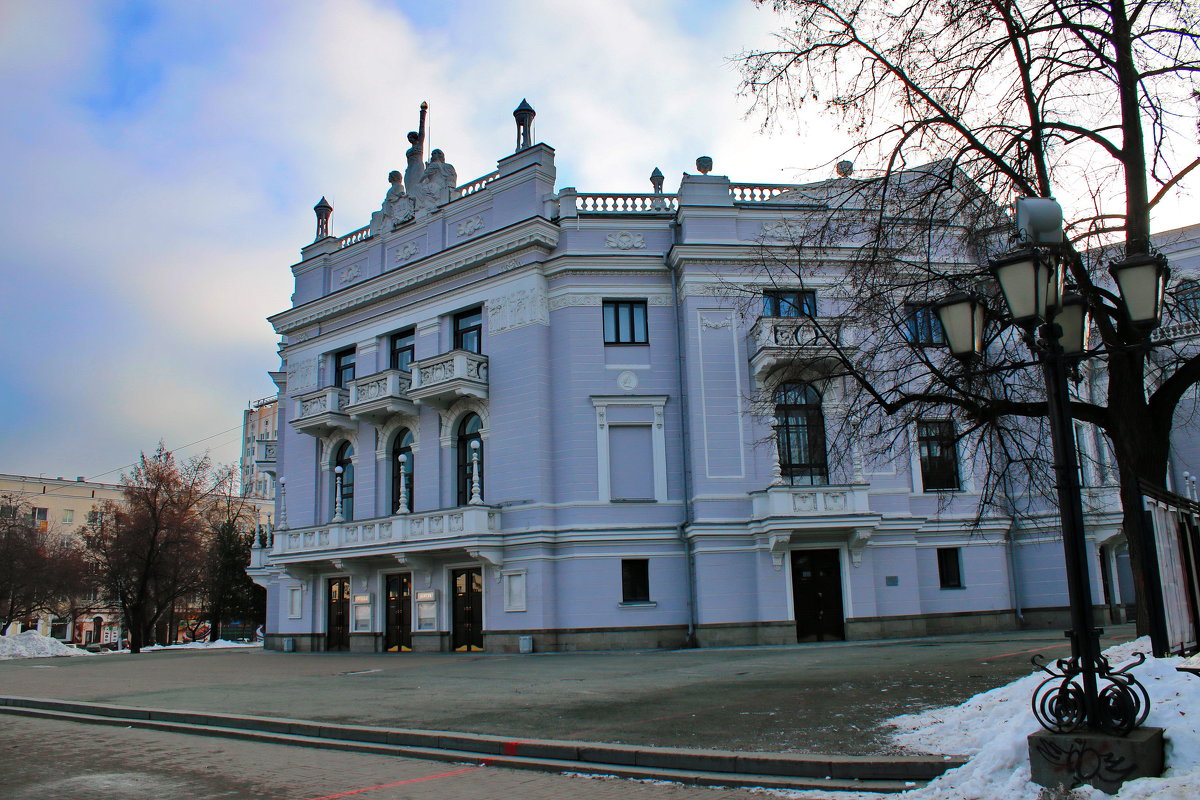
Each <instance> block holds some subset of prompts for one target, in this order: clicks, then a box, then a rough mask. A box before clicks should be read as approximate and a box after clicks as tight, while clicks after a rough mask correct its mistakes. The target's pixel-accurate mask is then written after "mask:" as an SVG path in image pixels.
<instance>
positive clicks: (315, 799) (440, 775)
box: [308, 766, 483, 800]
mask: <svg viewBox="0 0 1200 800" xmlns="http://www.w3.org/2000/svg"><path fill="white" fill-rule="evenodd" d="M477 769H483V766H478V767H464V768H463V769H454V770H450V771H449V772H439V773H438V774H437V775H426V776H424V777H422V778H409V779H408V780H403V781H396V782H395V783H381V784H379V785H378V786H368V787H366V788H365V789H354V790H352V791H349V792H342V793H340V794H327V795H325V796H324V797H310V798H308V800H336V798H338V797H350V796H351V795H355V794H362V793H363V792H373V791H375V790H377V789H390V788H392V787H393V786H404V785H406V784H409V783H424V782H425V781H436V780H437V779H438V778H449V777H450V776H451V775H462V774H463V773H464V772H474V771H475V770H477Z"/></svg>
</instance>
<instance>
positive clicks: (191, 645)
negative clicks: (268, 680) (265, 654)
mask: <svg viewBox="0 0 1200 800" xmlns="http://www.w3.org/2000/svg"><path fill="white" fill-rule="evenodd" d="M224 647H262V642H231V641H229V640H228V639H217V640H216V641H215V642H188V643H187V644H152V645H149V646H147V647H143V648H142V650H143V651H145V650H216V649H220V648H224Z"/></svg>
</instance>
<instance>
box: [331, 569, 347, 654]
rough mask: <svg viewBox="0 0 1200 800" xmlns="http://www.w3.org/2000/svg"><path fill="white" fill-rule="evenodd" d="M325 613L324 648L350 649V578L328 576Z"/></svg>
mask: <svg viewBox="0 0 1200 800" xmlns="http://www.w3.org/2000/svg"><path fill="white" fill-rule="evenodd" d="M328 589H329V592H328V597H329V607H328V609H327V611H326V614H325V649H326V650H349V649H350V579H349V578H330V579H329V581H328Z"/></svg>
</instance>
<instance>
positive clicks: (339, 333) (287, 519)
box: [250, 109, 1119, 651]
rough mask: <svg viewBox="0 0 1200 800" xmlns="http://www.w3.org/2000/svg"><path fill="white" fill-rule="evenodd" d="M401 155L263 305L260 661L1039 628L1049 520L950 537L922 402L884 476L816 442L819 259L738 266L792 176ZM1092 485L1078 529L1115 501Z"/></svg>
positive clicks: (821, 386) (257, 564)
mask: <svg viewBox="0 0 1200 800" xmlns="http://www.w3.org/2000/svg"><path fill="white" fill-rule="evenodd" d="M521 110H522V109H518V111H521ZM527 116H528V117H529V118H531V117H532V110H531V109H530V110H529V111H528V114H527ZM518 122H519V123H520V122H521V117H520V116H518ZM410 141H413V143H414V148H413V150H410V151H409V152H410V171H409V172H408V173H406V175H405V176H404V177H403V178H402V177H401V176H400V174H399V172H396V173H393V175H392V182H393V189H392V191H389V193H388V199H387V200H386V201H385V203H384V208H383V209H382V210H381V211H380V212H378V213H377V214H376V215H375V216H374V218H373V220H372V223H371V225H369V226H367V227H365V228H363V229H361V230H358V231H355V232H353V233H351V234H349V235H347V236H342V237H333V236H329V235H328V219H329V213H330V211H329V209H328V206H327V204H325V203H322V204H321V205H319V206H318V208H317V214H318V238H317V240H316V241H315V242H313V243H312V244H311V245H309V246H307V247H305V248H304V249H303V251H302V253H303V259H302V260H301V261H300V262H299V263H298V264H296V265H294V266H293V267H292V271H293V273H294V274H295V278H296V290H295V295H294V297H293V300H294V304H293V307H292V308H290V309H288V310H286V311H284V312H282V313H280V314H277V315H275V316H274V317H272V318H271V322H272V323H273V324H274V326H275V329H276V330H277V331H278V332H279V333H280V334H281V335H282V337H283V340H282V344H281V357H282V362H283V365H282V368H281V371H280V372H277V373H272V374H273V377H274V378H275V380H276V382H277V384H278V385H279V409H280V411H279V414H280V424H279V439H278V446H277V450H276V459H277V461H276V465H275V466H276V470H277V475H278V491H277V496H276V516H275V522H276V524H275V530H274V532H273V535H272V536H271V539H270V541H269V542H264V543H263V544H264V545H265V546H260V547H257V548H256V549H255V550H254V554H253V564H252V567H251V570H250V571H251V574H252V575H253V576H254V577H255V580H257V581H258V582H260V583H261V584H262V585H264V586H266V587H267V589H268V622H267V626H266V630H267V646H268V647H273V648H280V649H293V648H294V649H297V650H334V649H352V650H367V651H374V650H387V651H405V650H410V649H411V650H425V651H437V650H458V651H464V650H465V651H473V650H485V651H519V650H529V649H532V650H536V651H551V650H571V649H593V648H597V649H603V648H633V647H675V646H681V645H684V644H685V643H688V642H689V641H690V642H695V643H697V644H699V645H701V646H715V645H733V644H780V643H789V642H795V641H798V640H800V641H805V640H813V639H828V638H851V639H854V638H858V639H861V638H874V637H895V636H910V635H922V634H928V633H942V632H956V631H967V630H979V629H989V628H991V629H1003V628H1015V627H1019V626H1021V625H1022V624H1058V620H1059V618H1060V616H1061V612H1062V610H1063V609H1064V607H1065V606H1066V603H1067V600H1066V592H1065V587H1064V585H1063V578H1062V567H1061V563H1062V561H1061V545H1060V543H1059V541H1058V538H1057V535H1056V533H1057V531H1055V530H1054V527H1055V526H1054V525H1053V521H1052V520H1048V521H1047V522H1046V523H1045V524H1044V525H1042V524H1030V523H1029V522H1028V521H1026V522H1025V523H1024V524H1020V525H1015V524H1014V522H1013V519H1012V518H1010V517H1006V516H998V517H995V518H988V519H985V520H983V522H982V524H981V525H975V526H972V525H971V521H972V520H973V519H974V517H975V514H976V507H977V505H978V496H977V494H976V493H975V492H976V486H975V479H974V474H975V472H976V467H975V465H973V464H972V463H970V461H969V459H967V458H966V457H964V456H962V455H961V454H959V453H956V452H955V450H954V447H953V445H952V444H949V445H948V444H947V440H946V435H947V432H946V431H944V430H942V429H940V428H939V427H938V421H937V420H931V421H930V423H929V425H928V426H922V427H921V429H920V430H917V429H914V430H913V431H912V436H913V442H912V443H911V447H909V448H908V449H907V450H906V451H905V452H911V457H908V458H905V459H893V460H892V461H891V463H890V464H886V465H884V466H880V465H879V464H876V463H875V462H873V461H871V460H870V459H865V458H863V457H861V456H860V454H858V453H856V452H855V447H856V444H855V442H853V441H849V442H846V441H840V440H835V439H834V438H832V437H831V438H830V439H829V441H825V437H824V429H825V427H824V426H825V425H826V424H827V423H829V422H830V421H831V420H833V419H835V418H836V417H837V415H838V413H839V408H838V396H839V392H838V387H837V385H836V382H834V381H830V380H828V379H824V378H822V376H820V375H819V374H811V373H806V374H803V375H800V374H793V373H792V372H790V371H789V361H790V358H791V353H792V352H793V348H794V347H795V346H796V344H795V343H796V342H797V341H800V342H803V341H804V337H803V333H804V332H803V326H804V325H805V318H804V316H803V315H798V314H797V313H796V311H797V309H798V307H799V306H801V305H803V304H805V303H814V304H816V305H815V309H812V310H815V313H816V314H817V315H818V316H820V317H829V318H832V319H836V316H837V310H838V307H837V302H836V299H835V294H836V293H835V292H833V291H828V292H827V291H826V290H827V289H829V290H832V289H833V288H834V287H836V285H837V280H838V268H837V260H838V257H839V256H838V254H837V253H823V254H820V255H819V256H818V255H816V254H814V258H821V259H826V260H827V264H826V265H825V266H823V267H822V270H821V271H819V273H818V274H817V275H816V276H815V277H814V278H813V279H812V280H811V281H809V282H808V284H807V285H806V287H805V289H806V292H811V293H801V292H799V290H798V288H797V289H796V290H794V291H793V289H792V288H790V287H787V286H779V285H777V282H776V280H772V278H770V277H769V276H766V275H756V274H754V273H753V271H748V270H747V266H746V265H747V264H748V263H752V262H753V260H754V254H755V253H756V252H759V251H760V249H761V248H762V246H763V243H764V242H767V243H768V244H769V242H770V240H771V237H772V236H773V235H775V234H777V233H778V231H779V226H781V225H784V224H786V223H785V222H784V220H787V219H789V218H794V217H795V216H796V215H798V214H802V213H809V212H806V211H804V209H805V208H809V207H811V205H812V203H811V198H812V196H813V194H814V193H819V191H820V186H819V185H815V186H809V187H783V186H767V185H753V184H736V183H731V182H730V180H729V179H728V178H727V177H724V176H720V175H713V174H707V172H705V173H704V174H696V175H684V176H683V178H682V180H681V182H680V184H679V186H678V189H677V191H676V192H675V193H665V192H663V191H662V190H661V186H662V183H661V175H660V174H658V173H657V170H656V174H655V175H654V176H653V178H652V182H653V187H654V188H655V191H653V192H651V193H647V194H600V193H589V192H582V191H576V190H575V189H574V188H567V187H556V185H555V163H554V160H555V152H554V150H553V149H552V148H550V147H548V146H546V145H544V144H531V143H530V141H531V140H530V135H529V130H528V127H527V126H526V127H525V129H524V130H522V129H520V127H519V130H518V148H519V149H518V150H517V151H516V152H515V153H514V154H512V155H510V156H507V157H505V158H502V159H501V160H500V161H499V162H498V165H497V167H498V169H497V171H496V172H494V173H492V174H490V175H486V176H484V177H483V178H480V179H477V180H475V181H471V182H470V183H467V184H464V185H461V186H454V185H453V183H450V184H446V179H447V178H446V176H447V175H453V168H452V167H449V166H448V165H446V164H445V163H444V158H443V159H442V160H441V161H438V160H437V159H436V158H432V159H431V160H430V162H429V164H428V165H427V168H426V170H425V172H424V173H423V174H422V173H421V170H420V164H421V163H422V159H423V153H422V152H421V151H420V148H421V147H422V145H423V131H422V132H421V136H420V137H418V136H417V135H416V134H412V135H410ZM414 151H417V152H416V154H415V155H414ZM414 159H415V163H416V164H417V169H416V170H415V171H414V170H413V169H411V165H412V163H414ZM701 166H702V168H707V167H708V165H707V164H703V165H701ZM418 176H420V177H418ZM836 180H840V181H849V180H854V178H852V177H848V176H843V177H840V178H838V179H836ZM404 181H407V182H408V185H407V190H406V189H405V188H404ZM439 181H440V183H439ZM414 184H416V185H414ZM439 193H440V194H439ZM801 200H803V202H801ZM949 258H950V259H951V260H953V258H954V255H953V254H951V255H950V256H949ZM962 259H963V260H964V262H965V261H966V260H967V259H966V256H965V255H963V256H962ZM798 328H799V329H801V330H800V334H801V335H800V338H799V339H797V337H796V332H797V329H798ZM845 335H846V336H847V337H849V338H848V340H850V339H852V337H853V330H852V328H851V326H847V327H846V329H845ZM813 346H817V347H819V345H813ZM951 433H952V432H951ZM835 456H836V457H835ZM1094 483H1095V484H1096V485H1094V486H1092V487H1089V492H1091V493H1092V501H1093V502H1092V505H1091V506H1090V508H1091V511H1092V512H1093V513H1092V514H1091V519H1092V522H1093V523H1094V530H1093V531H1092V534H1093V535H1094V536H1095V537H1096V541H1097V542H1100V541H1103V540H1105V538H1106V537H1108V536H1110V535H1111V534H1112V532H1113V531H1115V527H1114V526H1119V514H1118V513H1116V512H1114V511H1112V509H1113V508H1114V506H1113V502H1114V499H1115V489H1114V488H1113V487H1111V486H1105V485H1104V483H1103V481H1102V480H1100V478H1097V481H1095V482H1094ZM1096 554H1097V558H1096V561H1095V562H1094V564H1093V574H1099V566H1100V560H1101V549H1100V548H1099V547H1097V549H1096ZM1096 600H1097V602H1102V593H1101V589H1100V587H1099V582H1098V581H1097V587H1096Z"/></svg>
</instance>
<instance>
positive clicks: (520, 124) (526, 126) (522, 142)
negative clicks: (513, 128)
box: [513, 99, 537, 153]
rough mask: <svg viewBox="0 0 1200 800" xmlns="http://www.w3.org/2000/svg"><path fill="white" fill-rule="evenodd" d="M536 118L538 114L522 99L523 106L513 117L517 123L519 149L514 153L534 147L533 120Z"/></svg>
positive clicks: (517, 108) (515, 110) (515, 111)
mask: <svg viewBox="0 0 1200 800" xmlns="http://www.w3.org/2000/svg"><path fill="white" fill-rule="evenodd" d="M536 116H537V112H536V111H534V110H533V106H531V105H529V101H528V100H525V99H522V100H521V105H519V106H517V107H516V109H514V110H513V117H514V118H515V119H516V121H517V149H516V150H514V151H513V152H514V153H519V152H521V151H522V150H524V149H525V148H526V147H532V146H533V118H534V117H536Z"/></svg>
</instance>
